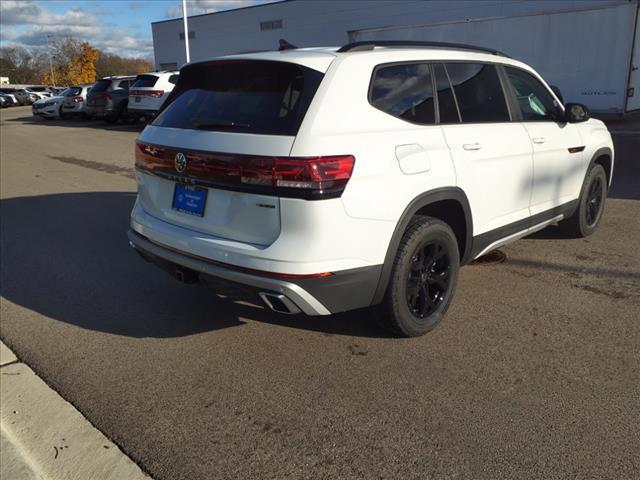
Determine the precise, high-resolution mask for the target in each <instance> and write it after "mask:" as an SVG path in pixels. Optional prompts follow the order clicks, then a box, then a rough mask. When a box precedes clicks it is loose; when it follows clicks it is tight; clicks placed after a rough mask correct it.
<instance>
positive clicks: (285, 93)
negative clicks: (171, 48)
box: [153, 60, 323, 135]
mask: <svg viewBox="0 0 640 480" xmlns="http://www.w3.org/2000/svg"><path fill="white" fill-rule="evenodd" d="M322 77H323V75H322V74H321V73H320V72H317V71H315V70H312V69H310V68H307V67H303V66H301V65H297V64H293V63H285V62H271V61H262V60H223V61H213V62H204V63H197V64H192V65H188V66H186V67H185V68H183V70H182V72H181V73H180V77H179V80H178V84H177V86H176V88H175V89H174V90H173V92H172V93H171V96H170V97H169V98H168V100H167V103H166V106H163V108H164V110H162V113H160V115H159V116H158V117H156V119H155V120H154V121H153V125H154V126H158V127H169V128H184V129H197V130H211V131H233V132H239V133H256V134H269V135H295V134H296V133H297V131H298V128H299V127H300V123H301V122H302V118H303V117H304V114H305V113H306V111H307V108H308V106H309V104H310V103H311V99H312V98H313V96H314V95H315V92H316V90H317V88H318V85H319V84H320V81H321V80H322Z"/></svg>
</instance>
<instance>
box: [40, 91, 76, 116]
mask: <svg viewBox="0 0 640 480" xmlns="http://www.w3.org/2000/svg"><path fill="white" fill-rule="evenodd" d="M81 91H82V87H70V88H67V89H66V90H64V91H63V92H62V93H61V94H60V95H56V96H54V97H46V98H41V99H40V100H38V101H36V102H35V103H34V104H33V105H31V111H32V113H33V115H34V116H37V117H43V118H65V117H68V116H69V115H70V113H69V114H68V113H66V112H65V111H64V110H63V109H62V106H63V103H64V101H65V100H68V99H71V98H74V97H78V94H79V93H81Z"/></svg>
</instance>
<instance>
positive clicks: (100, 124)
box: [4, 116, 146, 132]
mask: <svg viewBox="0 0 640 480" xmlns="http://www.w3.org/2000/svg"><path fill="white" fill-rule="evenodd" d="M4 121H5V122H7V123H9V122H15V123H22V124H25V125H41V126H45V127H72V128H93V129H98V130H115V131H121V132H141V131H142V130H143V129H144V127H145V126H146V123H144V122H142V121H139V122H137V123H132V124H124V123H121V122H118V123H106V122H105V121H104V120H86V119H83V118H80V117H72V118H69V119H66V118H65V119H64V120H62V119H60V118H53V119H45V118H39V117H34V116H31V117H17V118H8V119H6V120H4Z"/></svg>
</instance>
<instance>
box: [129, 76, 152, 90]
mask: <svg viewBox="0 0 640 480" xmlns="http://www.w3.org/2000/svg"><path fill="white" fill-rule="evenodd" d="M157 81H158V77H156V76H155V75H138V76H137V77H136V81H135V82H134V84H133V85H132V86H131V88H144V87H153V86H154V85H155V84H156V82H157Z"/></svg>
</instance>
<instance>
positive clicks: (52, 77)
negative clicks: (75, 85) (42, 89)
mask: <svg viewBox="0 0 640 480" xmlns="http://www.w3.org/2000/svg"><path fill="white" fill-rule="evenodd" d="M49 37H53V35H49V34H47V52H48V53H49V69H50V70H51V82H52V83H53V86H55V84H56V79H55V77H54V76H53V62H52V61H51V46H50V45H49Z"/></svg>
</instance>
